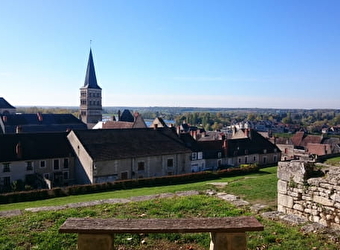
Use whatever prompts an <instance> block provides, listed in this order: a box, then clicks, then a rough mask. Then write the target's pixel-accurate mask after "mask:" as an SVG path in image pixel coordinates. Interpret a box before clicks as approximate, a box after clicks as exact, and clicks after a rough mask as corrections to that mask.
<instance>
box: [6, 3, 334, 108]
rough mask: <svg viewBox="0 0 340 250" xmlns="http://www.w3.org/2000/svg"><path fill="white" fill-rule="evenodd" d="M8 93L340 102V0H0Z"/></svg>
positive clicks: (316, 104) (124, 101) (281, 103)
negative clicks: (90, 90)
mask: <svg viewBox="0 0 340 250" xmlns="http://www.w3.org/2000/svg"><path fill="white" fill-rule="evenodd" d="M0 6H1V8H0V31H1V35H0V38H1V39H0V97H4V98H5V99H6V100H7V101H8V102H9V103H10V104H12V105H13V106H61V107H62V106H79V102H80V98H79V97H80V90H79V89H80V88H81V87H82V86H83V84H84V80H85V72H86V66H87V61H88V57H89V51H90V48H91V49H92V53H93V59H94V64H95V69H96V75H97V81H98V85H99V86H100V87H101V88H102V96H103V98H102V104H103V106H104V107H105V106H129V107H131V106H132V107H135V106H142V107H150V106H152V107H153V106H162V107H214V108H219V107H221V108H277V109H279V108H283V109H286V108H298V109H314V108H320V109H321V108H331V109H340V98H339V96H340V15H339V13H340V1H339V0H324V1H320V0H298V1H297V0H230V1H229V0H96V1H92V0H89V1H88V0H49V1H46V0H0Z"/></svg>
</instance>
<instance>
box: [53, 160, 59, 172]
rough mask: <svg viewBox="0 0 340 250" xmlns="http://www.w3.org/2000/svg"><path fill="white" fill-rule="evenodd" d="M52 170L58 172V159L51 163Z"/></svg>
mask: <svg viewBox="0 0 340 250" xmlns="http://www.w3.org/2000/svg"><path fill="white" fill-rule="evenodd" d="M53 169H54V170H59V160H58V159H56V160H54V161H53Z"/></svg>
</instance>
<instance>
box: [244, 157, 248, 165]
mask: <svg viewBox="0 0 340 250" xmlns="http://www.w3.org/2000/svg"><path fill="white" fill-rule="evenodd" d="M244 163H245V164H247V163H248V157H247V156H246V157H244Z"/></svg>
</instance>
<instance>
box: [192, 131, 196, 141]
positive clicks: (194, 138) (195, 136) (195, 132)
mask: <svg viewBox="0 0 340 250" xmlns="http://www.w3.org/2000/svg"><path fill="white" fill-rule="evenodd" d="M193 137H194V139H195V140H197V130H195V131H194V136H193Z"/></svg>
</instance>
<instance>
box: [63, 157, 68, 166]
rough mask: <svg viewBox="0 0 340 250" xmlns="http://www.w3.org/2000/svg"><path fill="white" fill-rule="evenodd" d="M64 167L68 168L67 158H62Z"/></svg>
mask: <svg viewBox="0 0 340 250" xmlns="http://www.w3.org/2000/svg"><path fill="white" fill-rule="evenodd" d="M64 168H68V159H67V158H65V159H64Z"/></svg>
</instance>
